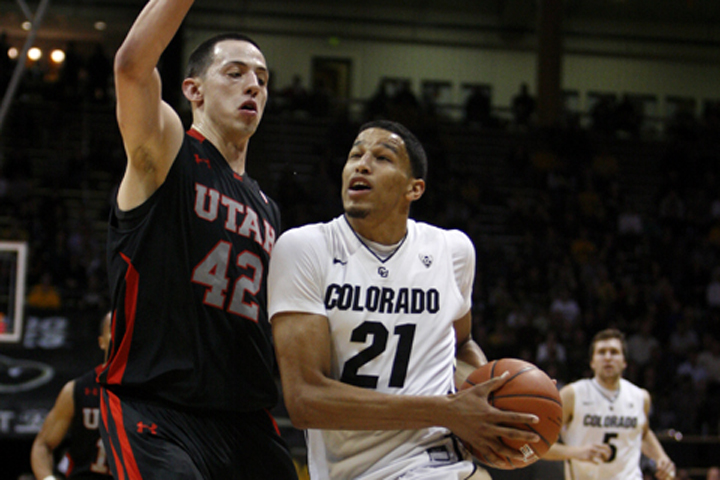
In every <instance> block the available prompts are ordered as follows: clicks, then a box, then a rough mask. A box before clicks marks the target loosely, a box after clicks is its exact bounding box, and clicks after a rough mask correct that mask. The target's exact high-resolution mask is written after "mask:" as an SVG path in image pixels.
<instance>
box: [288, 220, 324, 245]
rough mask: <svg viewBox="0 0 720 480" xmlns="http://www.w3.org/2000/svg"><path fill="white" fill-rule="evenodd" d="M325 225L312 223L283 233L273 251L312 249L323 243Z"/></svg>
mask: <svg viewBox="0 0 720 480" xmlns="http://www.w3.org/2000/svg"><path fill="white" fill-rule="evenodd" d="M326 228H327V224H323V223H313V224H311V225H304V226H302V227H296V228H291V229H290V230H286V231H285V232H283V233H282V234H281V235H280V237H279V238H278V240H277V243H276V245H275V249H276V251H277V249H278V248H282V249H297V248H299V247H303V248H306V247H312V246H314V245H317V244H318V242H324V241H325V231H326Z"/></svg>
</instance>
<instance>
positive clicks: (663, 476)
mask: <svg viewBox="0 0 720 480" xmlns="http://www.w3.org/2000/svg"><path fill="white" fill-rule="evenodd" d="M655 478H657V479H658V480H672V479H674V478H675V464H674V463H673V462H672V460H670V459H669V458H667V457H665V458H661V459H660V460H658V461H657V469H656V470H655Z"/></svg>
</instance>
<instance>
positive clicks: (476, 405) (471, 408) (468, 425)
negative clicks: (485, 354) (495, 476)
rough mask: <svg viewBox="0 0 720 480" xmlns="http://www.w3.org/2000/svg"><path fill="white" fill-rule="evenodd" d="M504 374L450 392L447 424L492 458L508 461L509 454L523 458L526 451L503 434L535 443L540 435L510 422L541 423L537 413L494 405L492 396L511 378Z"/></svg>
mask: <svg viewBox="0 0 720 480" xmlns="http://www.w3.org/2000/svg"><path fill="white" fill-rule="evenodd" d="M509 378H510V377H509V375H507V374H503V375H500V376H498V377H495V378H491V379H490V380H488V381H486V382H483V383H480V384H478V385H475V386H474V387H471V388H468V389H465V390H461V391H459V392H457V393H455V394H452V395H449V396H448V398H449V400H450V405H449V408H448V412H447V415H448V416H447V420H446V422H444V423H443V424H444V425H445V426H447V427H448V428H449V429H450V430H451V431H452V432H453V433H454V434H455V435H457V436H458V437H460V438H461V439H462V440H463V441H465V442H467V443H469V444H470V445H472V446H473V448H474V449H475V450H476V451H477V452H479V453H481V454H482V455H484V456H485V457H486V458H487V460H488V461H490V462H498V463H504V460H505V459H504V458H502V457H503V456H505V457H510V458H512V459H517V460H519V461H522V460H523V459H524V457H523V455H522V454H521V453H520V452H519V451H518V450H516V449H514V448H511V447H508V446H507V445H505V444H504V443H503V442H502V441H501V438H506V439H509V440H518V441H524V442H528V443H535V442H537V441H539V440H540V437H539V436H538V435H537V434H535V433H533V432H530V431H527V430H522V429H519V428H514V427H512V426H510V425H509V424H513V423H515V424H518V423H527V424H534V423H538V421H539V419H538V418H537V416H535V415H532V414H528V413H519V412H511V411H505V410H500V409H498V408H495V407H493V406H491V405H490V403H489V402H488V397H489V395H490V393H491V392H493V391H495V390H497V389H498V388H500V387H501V386H502V385H504V384H505V382H507V381H508V380H509Z"/></svg>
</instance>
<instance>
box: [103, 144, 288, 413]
mask: <svg viewBox="0 0 720 480" xmlns="http://www.w3.org/2000/svg"><path fill="white" fill-rule="evenodd" d="M279 231H280V214H279V210H278V208H277V205H276V204H275V203H274V202H273V201H272V200H270V199H269V198H268V197H266V196H265V194H264V193H263V192H262V191H261V190H260V187H259V186H258V184H257V183H256V182H255V181H254V180H252V179H251V178H250V177H248V175H247V174H245V175H242V176H241V175H238V174H237V173H235V172H234V171H233V170H232V169H231V168H230V166H229V164H228V163H227V161H226V160H225V159H224V157H223V156H222V155H221V154H220V152H219V151H218V150H217V149H216V148H215V146H214V145H212V144H211V143H210V142H209V141H207V140H205V139H204V138H203V137H202V135H200V134H199V133H198V132H197V131H195V130H190V131H188V132H187V134H186V135H185V139H184V141H183V144H182V147H181V149H180V152H179V153H178V156H177V158H176V159H175V162H174V163H173V165H172V167H171V168H170V171H169V173H168V175H167V178H166V180H165V182H164V183H163V184H162V185H161V186H160V188H159V189H158V190H157V191H156V192H155V193H154V194H153V195H152V196H151V197H150V198H149V199H148V200H147V201H146V202H145V203H144V204H143V205H141V206H139V207H137V208H135V209H133V210H130V211H127V212H122V211H120V210H119V208H118V206H117V200H116V199H115V200H114V205H113V208H112V212H111V214H110V224H109V228H108V247H107V255H108V275H109V282H110V288H111V297H112V302H113V304H112V308H113V327H112V328H113V339H112V343H111V347H110V354H109V360H108V362H107V363H106V366H105V368H104V369H103V371H102V372H101V374H100V377H99V378H100V382H101V383H103V384H105V385H107V386H108V388H111V389H113V388H114V389H115V391H117V392H125V393H126V394H130V395H134V396H136V397H140V398H146V399H148V400H161V401H166V402H171V403H173V404H175V405H179V406H183V407H190V408H201V409H203V410H208V409H211V410H221V411H228V410H233V411H250V410H258V409H261V408H270V407H272V406H274V405H275V403H276V402H277V398H278V393H277V389H276V386H275V382H274V378H273V361H274V359H273V351H272V346H271V342H270V326H269V323H268V319H267V309H266V307H267V305H266V296H267V293H266V276H267V268H268V262H269V260H270V255H271V253H272V249H273V246H274V244H275V238H276V236H277V235H278V234H279Z"/></svg>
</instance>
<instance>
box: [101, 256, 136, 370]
mask: <svg viewBox="0 0 720 480" xmlns="http://www.w3.org/2000/svg"><path fill="white" fill-rule="evenodd" d="M120 255H121V256H122V258H123V259H124V260H125V261H126V262H127V264H128V269H127V272H126V273H125V334H124V335H123V339H122V343H121V344H120V347H119V348H118V351H117V354H116V355H115V358H114V359H113V361H112V363H111V364H110V365H109V367H108V376H107V383H115V384H120V383H122V377H123V375H124V374H125V367H127V361H128V357H129V356H130V344H131V343H132V336H133V330H134V329H135V312H136V310H137V298H138V284H139V283H140V275H139V274H138V271H137V270H136V269H135V267H133V264H132V262H131V261H130V259H129V258H128V257H127V256H126V255H125V254H123V253H121V254H120Z"/></svg>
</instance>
